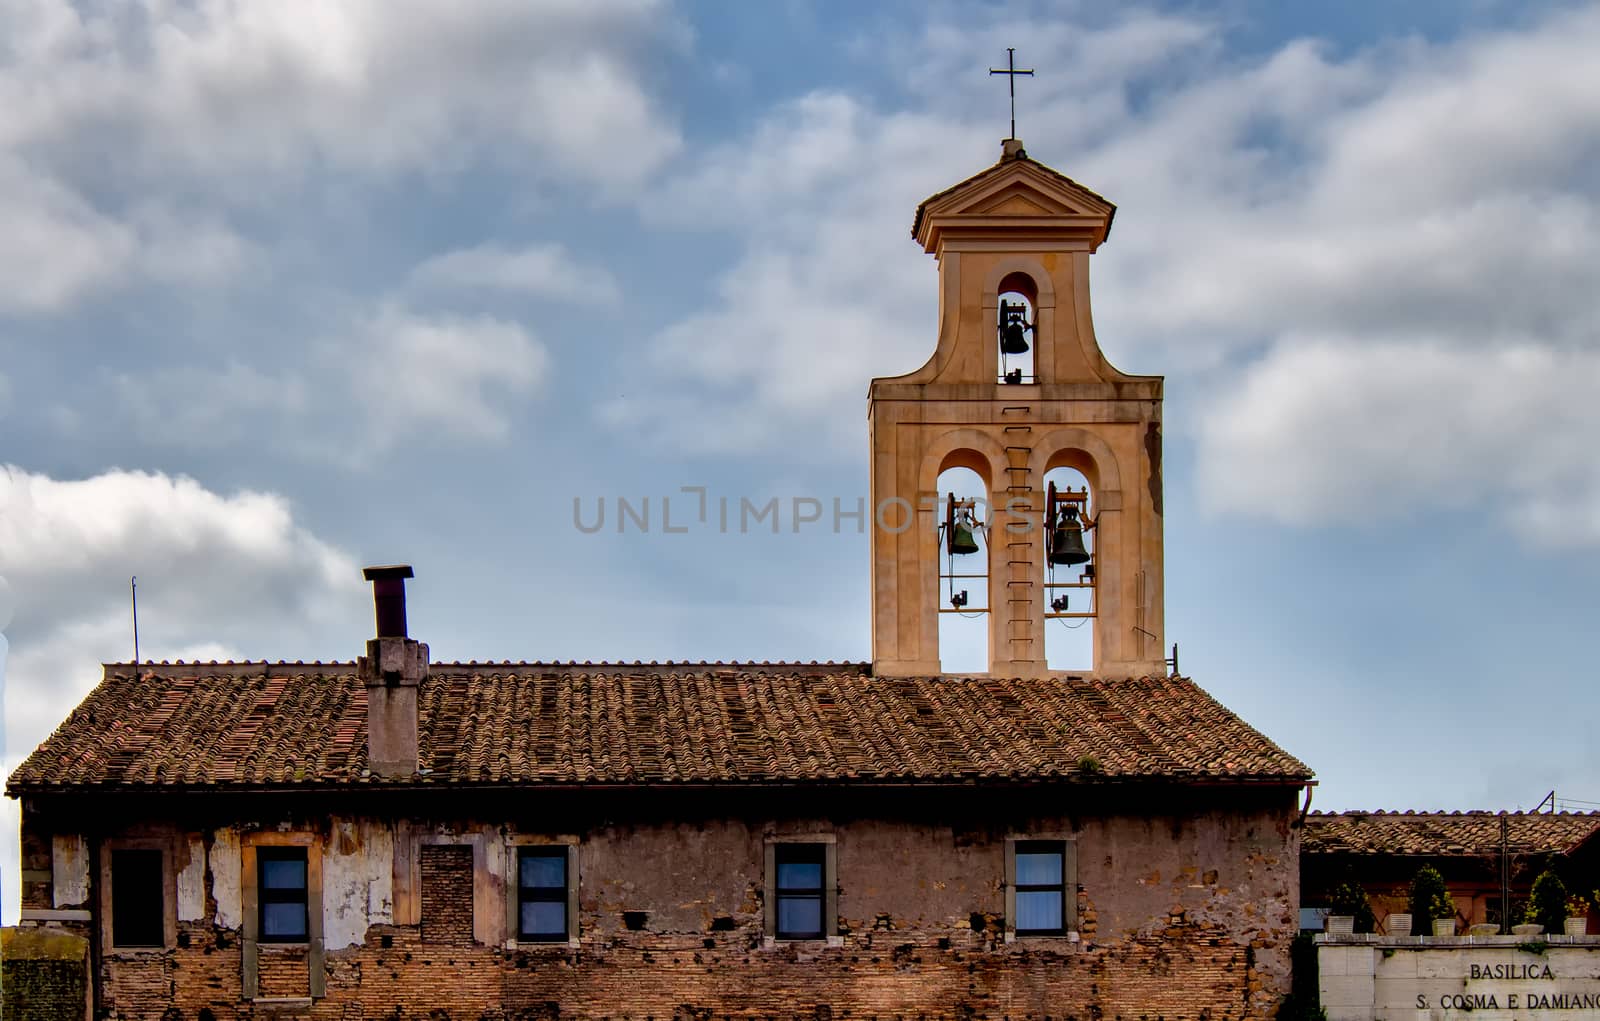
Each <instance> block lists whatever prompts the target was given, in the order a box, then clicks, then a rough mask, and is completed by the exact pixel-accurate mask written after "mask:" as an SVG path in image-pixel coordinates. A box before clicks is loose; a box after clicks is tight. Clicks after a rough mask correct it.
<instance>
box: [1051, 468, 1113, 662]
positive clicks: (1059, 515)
mask: <svg viewBox="0 0 1600 1021" xmlns="http://www.w3.org/2000/svg"><path fill="white" fill-rule="evenodd" d="M1044 489H1045V514H1044V520H1043V522H1042V523H1043V526H1044V528H1043V538H1044V554H1045V556H1044V561H1045V563H1044V617H1045V621H1044V652H1045V664H1046V665H1047V666H1048V667H1049V668H1050V669H1051V670H1092V669H1094V638H1095V635H1094V633H1095V626H1096V618H1097V616H1098V615H1099V609H1100V606H1099V603H1100V591H1099V582H1100V578H1099V570H1098V567H1097V564H1096V562H1095V547H1096V545H1097V541H1096V540H1097V537H1096V535H1095V532H1096V529H1097V526H1098V514H1099V511H1098V508H1097V507H1096V506H1095V501H1094V494H1093V493H1092V492H1091V489H1090V485H1089V478H1088V476H1086V475H1085V474H1084V473H1083V471H1081V470H1079V469H1078V468H1075V467H1071V466H1070V465H1059V466H1057V467H1054V468H1051V469H1050V470H1049V471H1047V472H1045V474H1044Z"/></svg>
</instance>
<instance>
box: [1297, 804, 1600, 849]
mask: <svg viewBox="0 0 1600 1021" xmlns="http://www.w3.org/2000/svg"><path fill="white" fill-rule="evenodd" d="M1502 818H1504V819H1505V820H1506V840H1507V844H1508V845H1509V847H1510V849H1511V850H1513V851H1518V852H1522V853H1526V852H1538V851H1547V852H1556V853H1562V854H1565V853H1566V852H1568V851H1571V850H1572V849H1573V848H1575V847H1577V846H1578V845H1579V844H1581V843H1583V841H1584V840H1585V839H1586V838H1588V837H1589V836H1590V835H1592V834H1593V833H1595V831H1596V830H1600V812H1338V813H1332V812H1330V813H1327V814H1324V813H1321V812H1312V813H1311V814H1310V815H1308V816H1307V817H1306V830H1305V835H1304V836H1303V837H1302V838H1301V849H1302V851H1304V852H1305V853H1308V854H1339V853H1343V854H1417V855H1433V856H1453V855H1479V854H1497V853H1499V851H1500V820H1501V819H1502Z"/></svg>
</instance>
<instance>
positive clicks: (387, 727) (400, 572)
mask: <svg viewBox="0 0 1600 1021" xmlns="http://www.w3.org/2000/svg"><path fill="white" fill-rule="evenodd" d="M361 575H362V577H364V578H366V579H367V580H368V581H370V582H372V602H373V608H374V610H375V611H376V614H377V619H378V637H376V638H374V639H372V640H371V641H369V642H367V654H366V655H365V656H362V657H361V658H360V659H359V660H357V661H356V673H357V674H358V675H360V677H361V681H362V683H363V684H365V685H366V686H367V764H368V766H369V767H370V768H371V770H372V772H373V774H374V775H376V776H388V777H410V776H414V775H415V774H416V772H417V689H418V688H419V687H420V686H421V684H422V681H423V679H424V678H426V677H427V676H428V647H427V646H426V645H423V644H422V643H421V642H417V641H413V640H412V639H410V638H408V637H406V581H405V580H406V579H407V578H410V577H412V576H413V575H412V571H411V567H410V565H407V564H398V565H395V566H393V567H368V568H366V569H365V570H363V571H362V572H361Z"/></svg>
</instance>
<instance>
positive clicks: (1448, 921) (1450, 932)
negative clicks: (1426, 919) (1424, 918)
mask: <svg viewBox="0 0 1600 1021" xmlns="http://www.w3.org/2000/svg"><path fill="white" fill-rule="evenodd" d="M1433 934H1434V935H1435V936H1454V935H1455V934H1456V920H1455V919H1454V918H1435V919H1434V920H1433Z"/></svg>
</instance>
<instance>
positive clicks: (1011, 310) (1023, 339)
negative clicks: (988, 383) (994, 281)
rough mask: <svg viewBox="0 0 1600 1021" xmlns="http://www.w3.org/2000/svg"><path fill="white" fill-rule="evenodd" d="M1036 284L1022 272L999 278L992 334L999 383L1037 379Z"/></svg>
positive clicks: (1037, 301)
mask: <svg viewBox="0 0 1600 1021" xmlns="http://www.w3.org/2000/svg"><path fill="white" fill-rule="evenodd" d="M1038 305H1039V288H1038V286H1037V285H1036V284H1035V283H1034V282H1033V278H1032V277H1030V276H1028V275H1027V274H1026V273H1010V274H1008V275H1007V276H1006V277H1005V279H1003V280H1001V281H1000V301H999V306H998V308H997V311H996V323H995V337H996V342H997V345H998V349H999V359H1000V365H999V380H1000V382H1002V383H1012V384H1018V383H1037V382H1038V377H1037V376H1036V375H1035V373H1034V365H1035V364H1036V362H1037V356H1038V350H1039V331H1038V329H1037V326H1038V322H1039V311H1038Z"/></svg>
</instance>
